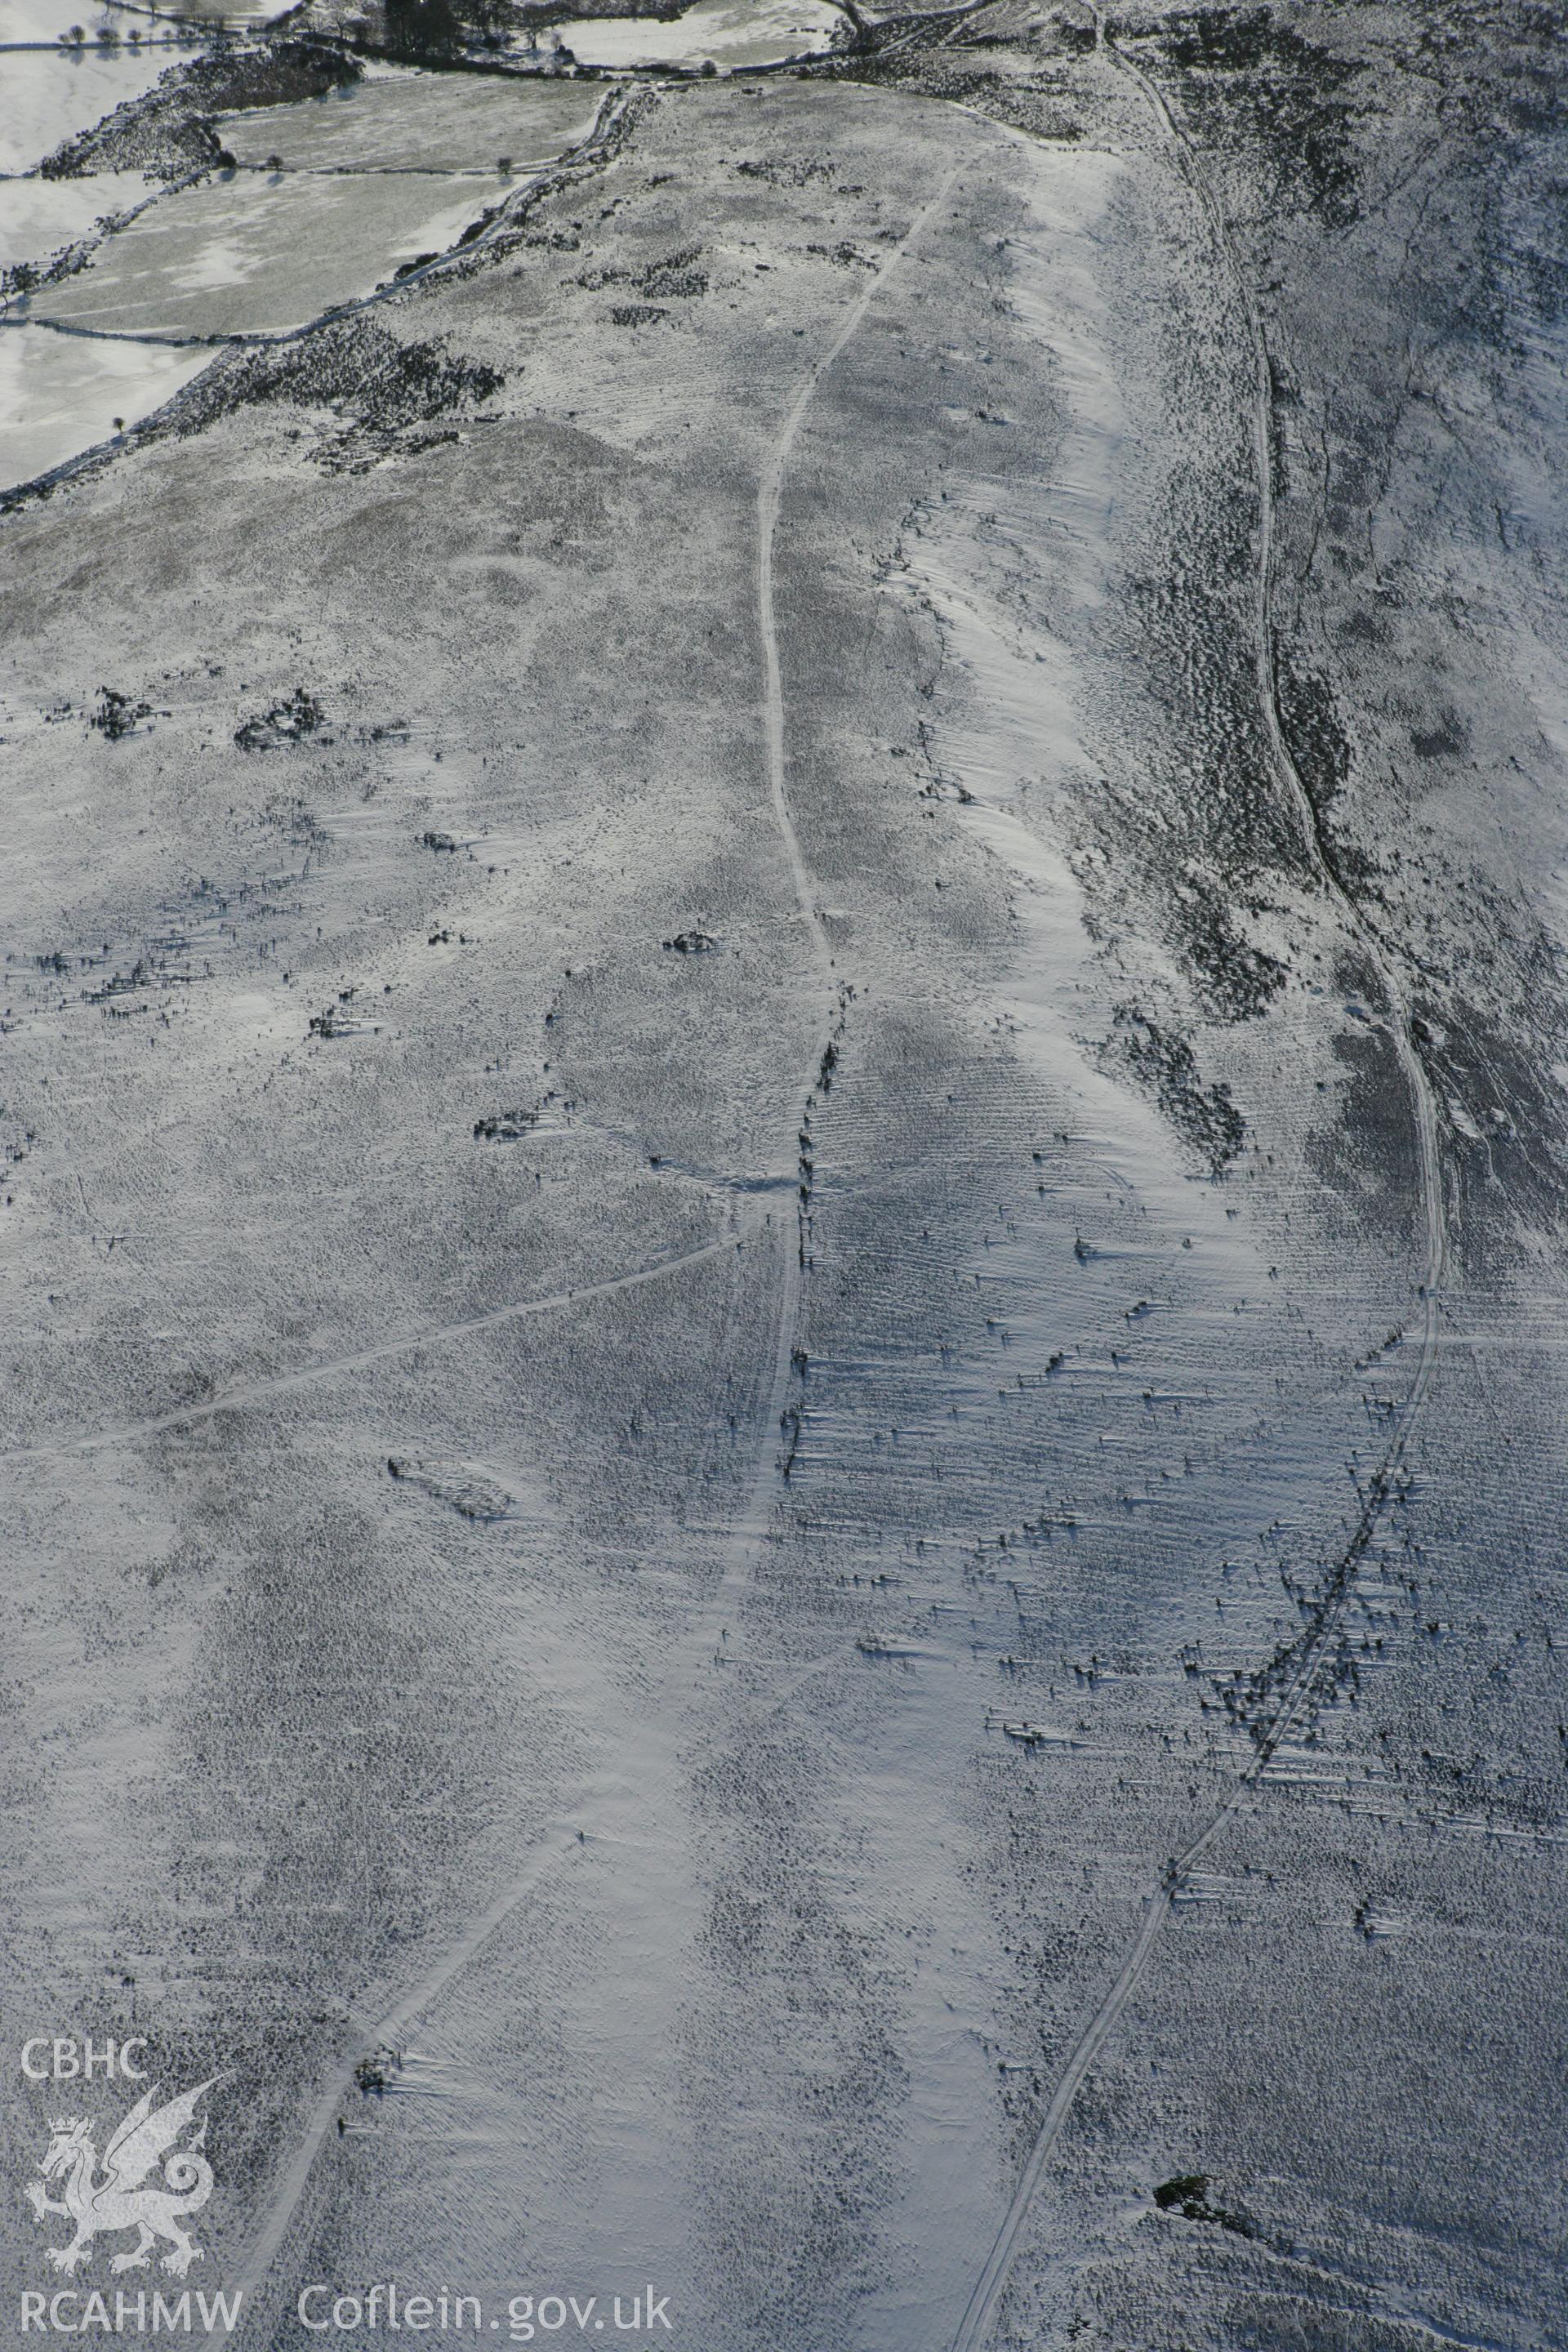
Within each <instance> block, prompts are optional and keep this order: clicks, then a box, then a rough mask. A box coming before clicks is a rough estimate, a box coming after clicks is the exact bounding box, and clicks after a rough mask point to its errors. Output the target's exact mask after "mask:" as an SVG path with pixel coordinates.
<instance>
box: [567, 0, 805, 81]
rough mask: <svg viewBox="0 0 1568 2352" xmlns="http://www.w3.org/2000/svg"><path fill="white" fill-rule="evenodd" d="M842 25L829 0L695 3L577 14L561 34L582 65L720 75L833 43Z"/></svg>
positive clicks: (712, 0)
mask: <svg viewBox="0 0 1568 2352" xmlns="http://www.w3.org/2000/svg"><path fill="white" fill-rule="evenodd" d="M844 24H845V17H844V13H843V11H842V10H841V9H839V8H837V7H834V6H833V5H830V0H696V5H694V6H692V7H689V8H684V9H682V10H681V12H680V14H679V16H674V17H670V18H668V19H666V20H662V21H661V20H658V19H652V20H648V21H644V22H639V21H638V19H637V17H635V16H582V17H575V18H574V19H573V20H572V21H571V22H570V23H568V24H566V25H565V26H563V27H562V37H563V39H564V41H565V43H566V46H567V47H569V48H570V50H571V52H572V54H573V56H574V58H576V59H577V60H578V62H579V63H580V64H582V65H585V66H607V67H611V68H622V69H624V68H627V67H630V66H686V67H691V66H700V65H703V64H705V63H707V62H708V61H710V60H711V62H712V63H713V64H714V65H715V66H716V67H718V68H720V70H721V71H722V72H731V73H733V72H744V71H745V69H746V68H748V67H752V68H754V67H757V66H763V65H774V64H777V63H778V62H780V61H781V60H782V59H784V58H795V57H805V56H809V55H810V54H811V53H812V52H813V51H814V50H818V49H826V48H828V47H831V46H832V41H833V36H834V34H835V32H837V31H840V30H841V29H842V28H843V26H844Z"/></svg>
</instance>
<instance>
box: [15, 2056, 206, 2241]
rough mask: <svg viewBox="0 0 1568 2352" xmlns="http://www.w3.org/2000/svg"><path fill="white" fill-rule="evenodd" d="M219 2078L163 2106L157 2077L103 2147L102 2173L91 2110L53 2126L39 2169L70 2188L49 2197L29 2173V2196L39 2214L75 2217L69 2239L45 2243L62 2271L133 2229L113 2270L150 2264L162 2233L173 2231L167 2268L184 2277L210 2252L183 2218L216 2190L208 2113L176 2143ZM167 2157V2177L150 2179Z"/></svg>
mask: <svg viewBox="0 0 1568 2352" xmlns="http://www.w3.org/2000/svg"><path fill="white" fill-rule="evenodd" d="M217 2079H218V2078H217V2076H216V2074H213V2075H209V2077H208V2078H207V2080H206V2081H205V2083H198V2084H197V2085H196V2087H195V2090H194V2091H185V2092H183V2093H182V2094H181V2095H180V2097H179V2098H177V2099H169V2100H166V2101H165V2102H164V2104H163V2106H161V2107H154V2106H153V2100H154V2099H155V2098H156V2097H157V2095H158V2086H157V2084H153V2088H152V2089H151V2090H150V2091H146V2092H144V2093H143V2094H142V2097H141V2098H139V2099H138V2100H137V2102H136V2105H134V2106H133V2107H132V2110H131V2112H130V2114H129V2115H128V2116H124V2117H123V2118H122V2119H121V2123H120V2124H119V2125H118V2126H117V2127H116V2129H115V2131H114V2134H113V2136H112V2137H111V2138H110V2143H109V2146H108V2147H106V2148H105V2149H104V2151H103V2170H102V2172H101V2173H100V2171H99V2168H98V2150H97V2148H96V2147H94V2146H93V2144H92V2140H91V2137H89V2135H90V2134H91V2132H92V2128H93V2124H92V2118H91V2116H65V2117H63V2118H60V2119H58V2120H57V2121H56V2122H55V2123H54V2124H52V2125H51V2126H50V2131H51V2134H52V2137H51V2138H50V2140H49V2145H48V2147H47V2151H46V2152H45V2154H44V2155H43V2157H42V2158H40V2159H39V2163H38V2170H39V2171H40V2172H41V2173H42V2174H43V2176H44V2179H45V2180H63V2182H64V2183H65V2189H64V2193H63V2196H62V2197H60V2198H58V2199H57V2198H53V2197H49V2196H47V2195H46V2194H45V2192H44V2189H43V2188H42V2186H41V2185H40V2183H39V2182H37V2180H29V2181H28V2183H27V2200H28V2202H29V2203H30V2204H31V2206H32V2209H33V2212H34V2215H35V2217H36V2218H37V2220H38V2221H43V2220H44V2219H45V2218H46V2216H47V2215H48V2214H50V2213H59V2214H63V2215H64V2217H65V2219H66V2220H67V2221H73V2222H74V2223H75V2224H76V2235H75V2237H74V2238H72V2240H71V2241H70V2243H69V2244H68V2245H65V2246H49V2247H47V2248H46V2249H45V2253H46V2258H47V2260H48V2261H49V2262H51V2263H53V2264H54V2267H55V2268H56V2270H58V2271H67V2272H69V2271H74V2270H75V2269H76V2267H77V2265H78V2263H88V2262H90V2261H91V2260H92V2241H93V2239H94V2238H96V2237H98V2236H100V2234H110V2233H112V2232H113V2231H117V2230H134V2231H136V2232H137V2239H136V2243H135V2244H134V2245H133V2246H132V2248H131V2249H130V2251H129V2252H125V2253H120V2254H116V2255H115V2256H114V2258H113V2260H112V2261H111V2262H110V2265H109V2267H110V2270H111V2271H133V2270H144V2269H146V2268H147V2267H148V2265H149V2264H150V2263H151V2262H152V2258H153V2246H154V2245H155V2243H156V2242H157V2241H158V2240H159V2239H160V2238H166V2239H167V2240H168V2242H169V2244H170V2246H171V2248H172V2250H173V2251H172V2252H169V2253H167V2254H165V2255H164V2256H163V2268H164V2270H166V2271H173V2272H174V2275H175V2276H176V2278H183V2277H184V2273H186V2271H188V2270H189V2269H190V2267H191V2264H192V2263H195V2262H200V2261H202V2260H203V2259H204V2257H203V2253H202V2249H201V2248H200V2246H194V2245H193V2244H192V2243H191V2241H190V2238H189V2236H188V2235H187V2234H186V2232H185V2231H184V2229H183V2228H182V2227H181V2224H182V2222H183V2221H184V2220H185V2219H186V2217H187V2216H188V2215H190V2214H192V2213H198V2212H200V2210H201V2209H202V2207H203V2206H204V2205H205V2203H206V2201H207V2199H208V2198H209V2197H210V2196H211V2195H212V2189H213V2168H212V2166H211V2165H210V2164H209V2163H208V2162H207V2160H206V2158H205V2156H204V2155H203V2154H202V2152H201V2151H202V2147H203V2146H204V2144H205V2139H206V2136H207V2126H206V2118H205V2116H203V2118H202V2121H201V2124H200V2126H198V2128H197V2129H196V2130H195V2132H193V2133H192V2135H191V2137H190V2139H189V2141H188V2142H187V2144H186V2145H185V2146H184V2147H176V2146H175V2142H176V2141H177V2140H178V2139H180V2138H181V2137H182V2136H183V2135H184V2133H185V2131H186V2130H187V2129H188V2128H189V2126H190V2124H191V2120H192V2117H193V2116H195V2110H196V2105H197V2103H198V2101H199V2100H200V2099H201V2098H202V2097H203V2095H204V2094H205V2093H206V2092H208V2091H210V2090H211V2088H212V2086H213V2084H214V2083H216V2081H217ZM160 2160H162V2162H163V2176H162V2179H161V2180H160V2179H157V2178H155V2177H154V2178H151V2179H150V2178H149V2176H150V2175H153V2170H154V2167H155V2166H156V2165H157V2164H158V2163H159V2162H160Z"/></svg>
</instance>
